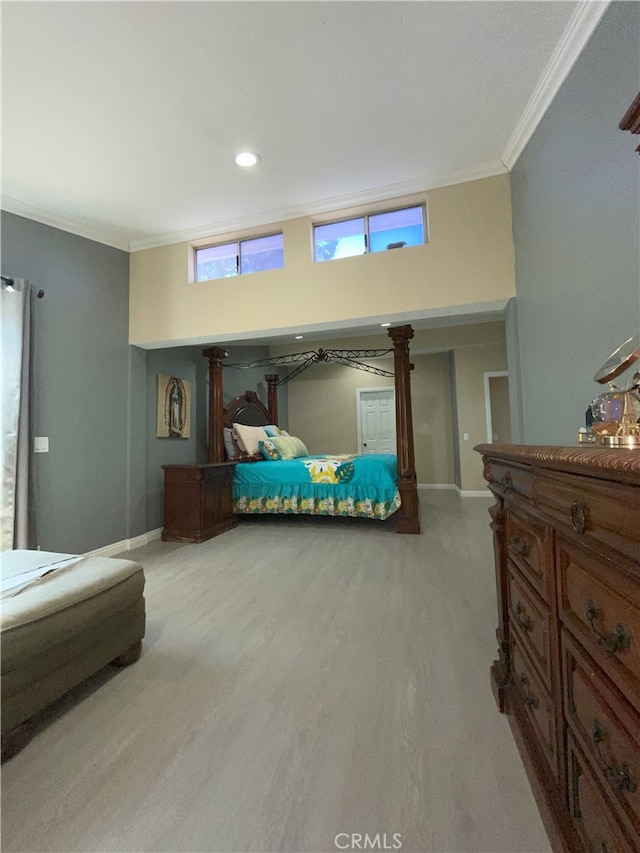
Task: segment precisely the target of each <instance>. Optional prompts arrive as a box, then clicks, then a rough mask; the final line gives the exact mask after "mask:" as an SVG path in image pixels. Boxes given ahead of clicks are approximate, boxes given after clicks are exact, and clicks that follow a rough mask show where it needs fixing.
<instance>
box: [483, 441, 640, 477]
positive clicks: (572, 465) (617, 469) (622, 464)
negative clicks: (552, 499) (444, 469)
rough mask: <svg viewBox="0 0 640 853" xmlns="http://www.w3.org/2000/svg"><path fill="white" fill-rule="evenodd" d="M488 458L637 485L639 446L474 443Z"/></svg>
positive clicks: (639, 463) (639, 457) (639, 462)
mask: <svg viewBox="0 0 640 853" xmlns="http://www.w3.org/2000/svg"><path fill="white" fill-rule="evenodd" d="M474 450H477V452H478V453H481V454H482V456H484V457H487V458H489V459H500V460H504V461H505V462H512V463H517V464H520V465H528V466H531V467H533V468H547V469H552V470H554V471H566V472H569V473H572V474H582V475H584V476H589V477H600V478H604V479H615V480H623V481H625V482H632V483H636V484H638V485H640V450H636V449H634V450H630V449H627V448H617V447H616V448H611V447H584V446H576V447H552V446H549V445H535V444H478V445H476V447H474Z"/></svg>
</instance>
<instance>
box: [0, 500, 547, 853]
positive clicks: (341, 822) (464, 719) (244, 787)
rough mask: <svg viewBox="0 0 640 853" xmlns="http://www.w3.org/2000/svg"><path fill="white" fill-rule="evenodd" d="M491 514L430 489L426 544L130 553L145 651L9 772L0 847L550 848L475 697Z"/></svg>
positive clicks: (485, 618)
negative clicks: (362, 841)
mask: <svg viewBox="0 0 640 853" xmlns="http://www.w3.org/2000/svg"><path fill="white" fill-rule="evenodd" d="M490 503H491V501H490V500H488V499H485V498H466V499H461V498H460V497H458V496H457V495H456V494H455V493H453V492H445V491H441V492H440V491H423V492H421V507H422V524H423V531H424V532H423V534H422V535H421V536H398V535H395V534H394V533H393V532H392V530H391V528H390V527H385V526H380V525H378V526H376V523H375V522H372V523H371V524H367V523H366V522H355V523H346V524H342V523H340V521H334V520H327V523H326V524H323V523H322V520H321V523H319V524H314V523H313V522H311V523H307V520H305V519H287V518H283V519H266V520H265V519H257V520H249V521H248V522H246V523H243V524H241V525H240V527H239V528H238V529H237V530H234V531H231V532H229V533H225V534H224V535H223V536H220V537H218V538H216V539H213V540H211V541H210V542H208V543H204V544H202V545H178V544H171V543H162V542H153V543H151V544H150V545H148V546H146V547H144V548H140V549H138V550H136V551H132V552H130V555H131V556H132V557H133V558H134V559H136V560H138V561H139V562H141V563H142V565H143V566H144V567H145V573H146V577H147V589H146V597H147V618H148V623H147V637H146V640H145V644H144V649H143V654H142V657H141V659H140V660H139V661H138V663H136V664H134V665H133V666H131V667H129V668H128V669H124V670H109V669H107V670H104V671H103V672H101V673H100V674H98V675H97V676H96V677H94V678H93V679H91V680H90V681H89V682H87V683H86V684H85V685H83V686H82V687H81V688H79V689H77V690H75V691H73V693H72V694H71V695H70V696H68V697H66V698H65V699H63V700H61V702H59V703H57V705H56V706H55V707H54V708H53V709H52V711H51V712H49V713H47V715H46V718H47V719H46V721H45V723H46V724H45V725H43V726H41V727H40V731H39V732H38V734H37V735H36V736H35V737H34V739H33V740H32V741H31V743H30V744H29V745H28V746H27V747H26V748H25V749H24V751H23V752H22V753H20V754H19V755H17V756H16V757H15V758H13V759H12V760H10V761H9V762H7V763H6V764H5V765H4V766H3V768H2V805H3V813H2V849H3V850H4V851H7V853H8V851H20V852H21V853H27V851H65V853H69V851H78V853H84V851H121V853H124V851H127V853H128V851H151V852H152V853H153V851H156V853H162V851H175V853H187V851H193V853H199V851H202V852H203V853H205V851H206V853H209V851H336V850H337V849H338V847H337V846H336V844H335V837H336V835H337V834H338V833H347V834H351V833H360V834H362V835H364V834H365V833H368V834H369V835H370V836H373V835H375V834H376V833H381V834H382V833H386V843H387V846H388V847H390V846H391V845H392V843H393V841H394V839H393V834H394V833H399V834H400V836H401V843H402V848H401V849H402V850H403V851H413V853H428V851H429V852H430V851H433V853H436V851H438V853H444V851H451V852H452V853H459V851H476V853H479V851H487V852H489V851H491V853H497V851H505V853H516V851H528V853H538V851H548V850H550V847H549V844H548V841H547V839H546V835H545V833H544V830H543V828H542V823H541V820H540V818H539V816H538V813H537V810H536V806H535V804H534V801H533V798H532V795H531V793H530V790H529V786H528V783H527V780H526V777H525V774H524V770H523V769H522V766H521V764H520V760H519V758H518V755H517V752H516V748H515V745H514V743H513V741H512V738H511V734H510V730H509V727H508V724H507V721H506V719H505V718H504V717H503V716H501V715H500V714H499V713H498V712H497V709H496V706H495V704H494V700H493V697H492V694H491V690H490V687H489V666H490V664H491V661H492V660H493V659H494V657H495V652H496V646H495V626H496V617H495V610H496V594H495V588H494V577H493V556H492V552H491V536H490V531H489V527H488V523H489V517H488V513H487V509H488V507H489V506H490ZM127 556H129V555H127ZM383 840H384V839H383V838H382V835H381V836H380V839H379V844H380V845H382V843H383ZM338 841H339V843H340V844H342V845H344V844H345V843H347V841H346V838H345V836H340V838H339V839H338Z"/></svg>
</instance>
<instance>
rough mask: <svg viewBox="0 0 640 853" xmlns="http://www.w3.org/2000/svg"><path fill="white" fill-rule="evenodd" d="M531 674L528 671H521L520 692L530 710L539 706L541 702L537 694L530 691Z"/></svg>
mask: <svg viewBox="0 0 640 853" xmlns="http://www.w3.org/2000/svg"><path fill="white" fill-rule="evenodd" d="M528 687H529V676H528V675H526V673H524V672H521V673H520V693H521V694H522V701H523V702H524V704H525V705H526V706H527V708H529V709H530V710H533V709H534V708H537V707H538V705H539V704H540V703H539V702H538V699H537V697H536V696H534V695H533V693H530V692H529V689H528Z"/></svg>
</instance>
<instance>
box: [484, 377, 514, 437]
mask: <svg viewBox="0 0 640 853" xmlns="http://www.w3.org/2000/svg"><path fill="white" fill-rule="evenodd" d="M482 376H483V379H484V410H485V417H486V423H487V444H493V423H492V418H491V385H490V383H489V380H490V379H493V378H494V377H498V376H506V377H507V385H508V387H509V399H511V383H510V382H509V371H508V370H487V371H486V372H485V373H483V374H482Z"/></svg>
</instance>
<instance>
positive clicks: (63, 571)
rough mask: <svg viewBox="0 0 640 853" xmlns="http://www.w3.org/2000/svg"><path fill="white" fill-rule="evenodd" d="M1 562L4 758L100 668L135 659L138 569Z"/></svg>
mask: <svg viewBox="0 0 640 853" xmlns="http://www.w3.org/2000/svg"><path fill="white" fill-rule="evenodd" d="M0 559H1V561H2V632H1V663H2V676H1V683H2V759H3V760H5V759H6V758H9V757H10V756H11V755H12V754H14V753H15V752H16V751H17V749H18V748H19V747H20V746H21V745H22V743H23V742H24V741H25V740H26V739H28V723H25V721H28V720H29V718H30V717H32V716H33V715H34V714H36V713H37V712H38V711H41V710H42V709H43V708H45V707H46V706H47V705H49V704H50V703H51V702H53V701H54V700H56V699H58V698H59V697H61V696H63V695H64V694H65V693H67V692H68V691H69V690H71V688H72V687H75V686H76V685H78V684H80V683H81V682H82V681H84V680H85V679H86V678H88V677H89V676H90V675H93V674H94V673H95V672H97V671H98V670H99V669H101V668H102V667H103V666H106V665H107V664H109V663H113V664H115V665H117V666H126V665H128V664H130V663H133V662H134V661H135V660H137V659H138V657H139V656H140V649H141V642H142V638H143V637H144V633H145V601H144V595H143V593H144V583H145V578H144V572H143V570H142V567H141V566H140V565H138V564H137V563H134V562H132V561H131V560H120V559H112V558H108V557H85V556H76V555H72V554H56V553H51V552H46V551H7V552H5V553H4V554H2V556H1V558H0Z"/></svg>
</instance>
